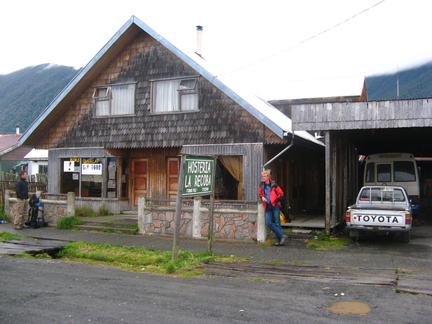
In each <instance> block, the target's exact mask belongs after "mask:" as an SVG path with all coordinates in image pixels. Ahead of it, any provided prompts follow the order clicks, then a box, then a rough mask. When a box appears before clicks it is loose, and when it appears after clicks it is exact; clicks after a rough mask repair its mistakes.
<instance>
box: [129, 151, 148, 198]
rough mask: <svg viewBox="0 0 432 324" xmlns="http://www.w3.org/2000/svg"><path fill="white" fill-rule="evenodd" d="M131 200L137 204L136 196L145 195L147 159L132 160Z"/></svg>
mask: <svg viewBox="0 0 432 324" xmlns="http://www.w3.org/2000/svg"><path fill="white" fill-rule="evenodd" d="M131 171H132V172H131V173H132V195H133V197H132V201H133V205H134V206H138V197H139V196H146V195H147V179H148V174H147V172H148V161H147V159H136V160H132V170H131Z"/></svg>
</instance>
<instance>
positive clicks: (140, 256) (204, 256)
mask: <svg viewBox="0 0 432 324" xmlns="http://www.w3.org/2000/svg"><path fill="white" fill-rule="evenodd" d="M57 257H60V258H62V259H67V260H71V261H79V262H84V263H90V264H102V265H108V266H115V267H118V268H121V269H124V270H127V271H135V272H152V273H158V274H176V275H180V276H198V275H203V274H202V273H200V272H199V269H200V268H201V267H202V266H201V265H200V262H202V261H205V260H214V261H219V262H228V261H235V260H239V258H236V257H230V256H219V255H216V254H211V253H208V252H203V253H193V252H188V251H180V253H179V257H178V260H177V261H176V262H172V261H171V260H172V252H167V251H149V250H146V249H141V248H135V247H127V246H115V245H109V244H95V243H85V242H74V243H71V244H68V245H67V246H65V247H64V248H63V249H62V251H60V252H59V254H58V255H57Z"/></svg>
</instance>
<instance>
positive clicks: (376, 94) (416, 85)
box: [366, 63, 432, 101]
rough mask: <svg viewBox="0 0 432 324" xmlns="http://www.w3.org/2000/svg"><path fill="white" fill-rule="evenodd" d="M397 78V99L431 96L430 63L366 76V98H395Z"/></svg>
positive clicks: (431, 68) (431, 72)
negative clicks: (395, 72)
mask: <svg viewBox="0 0 432 324" xmlns="http://www.w3.org/2000/svg"><path fill="white" fill-rule="evenodd" d="M398 78H399V99H418V98H430V97H432V63H429V64H425V65H422V66H420V67H417V68H413V69H409V70H405V71H400V72H399V73H397V74H387V75H379V76H370V77H367V78H366V88H367V94H368V100H370V101H373V100H396V99H398V98H397V79H398Z"/></svg>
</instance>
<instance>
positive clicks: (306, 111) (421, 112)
mask: <svg viewBox="0 0 432 324" xmlns="http://www.w3.org/2000/svg"><path fill="white" fill-rule="evenodd" d="M292 120H293V129H294V130H306V131H319V130H349V129H378V128H404V127H431V126H432V99H418V100H398V101H370V102H346V103H323V104H300V105H293V106H292Z"/></svg>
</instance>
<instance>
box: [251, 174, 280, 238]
mask: <svg viewBox="0 0 432 324" xmlns="http://www.w3.org/2000/svg"><path fill="white" fill-rule="evenodd" d="M261 176H262V181H261V183H260V185H259V187H258V194H259V196H260V197H261V200H262V202H263V206H264V210H265V217H266V225H267V226H268V227H269V228H270V229H271V230H272V231H273V232H274V233H275V235H276V240H277V242H276V244H275V245H276V246H281V245H284V243H285V241H286V239H287V236H286V235H285V234H284V232H283V231H282V226H281V222H280V214H279V212H280V206H281V201H282V200H283V199H284V196H283V194H284V193H283V191H282V189H281V187H279V186H278V184H277V183H276V181H274V180H272V179H271V178H270V172H269V171H263V172H262V173H261Z"/></svg>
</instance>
